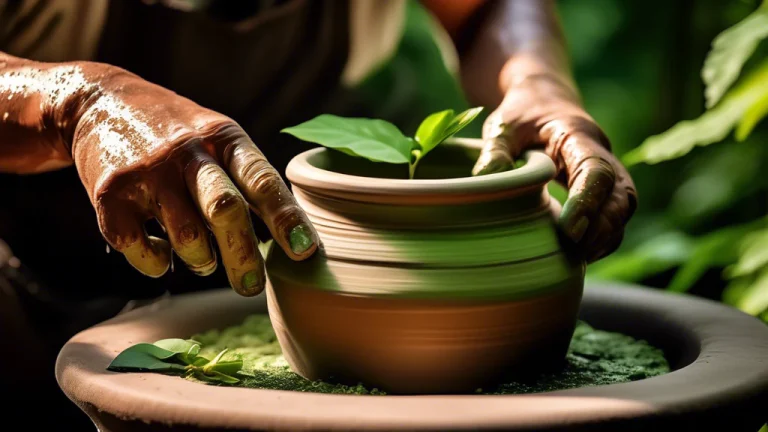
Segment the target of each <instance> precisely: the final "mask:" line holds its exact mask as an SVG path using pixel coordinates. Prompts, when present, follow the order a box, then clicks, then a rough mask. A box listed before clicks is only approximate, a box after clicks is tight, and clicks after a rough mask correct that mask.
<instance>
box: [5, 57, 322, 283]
mask: <svg viewBox="0 0 768 432" xmlns="http://www.w3.org/2000/svg"><path fill="white" fill-rule="evenodd" d="M35 65H39V64H35ZM18 70H19V71H21V72H20V73H22V74H28V75H30V76H33V77H36V78H35V79H37V80H39V81H40V82H41V83H42V84H41V86H40V87H41V88H42V89H41V90H40V91H39V93H37V94H36V95H35V94H29V95H23V94H22V96H21V97H22V98H24V97H27V98H28V99H31V101H30V103H28V104H26V106H24V107H20V106H19V104H18V101H17V104H16V107H17V108H20V109H15V110H14V109H10V114H8V115H6V116H7V118H6V119H4V120H5V122H6V123H8V122H13V121H14V119H16V121H17V122H21V120H24V121H23V123H24V124H25V125H27V126H29V119H30V117H29V113H30V111H35V112H36V114H37V116H38V119H37V120H36V121H37V122H38V125H42V128H43V129H44V128H46V126H48V125H56V127H57V128H58V129H59V130H58V136H60V137H61V139H62V140H63V141H64V145H53V146H51V147H52V148H54V149H57V150H56V151H55V152H54V153H56V154H55V155H54V154H53V153H52V156H51V158H52V159H54V160H59V161H60V160H62V159H63V157H62V155H61V154H60V153H61V152H62V150H61V149H66V150H67V153H68V155H67V157H69V156H70V155H71V160H73V161H74V163H75V166H76V167H77V170H78V173H79V175H80V178H81V180H82V182H83V185H84V186H85V188H86V191H87V192H88V195H89V197H90V199H91V203H92V204H93V207H94V209H95V210H96V215H97V218H98V223H99V228H100V229H101V232H102V234H103V236H104V238H105V239H106V241H107V242H108V243H109V245H110V246H111V247H112V248H114V249H115V250H117V251H119V252H121V253H123V254H124V255H125V257H126V258H127V259H128V261H129V262H130V263H131V264H132V265H133V266H134V267H135V268H136V269H137V270H139V271H140V272H142V273H144V274H146V275H148V276H151V277H159V276H161V275H163V274H164V273H165V272H166V271H167V269H168V267H169V265H170V260H171V249H173V250H174V251H175V253H176V254H177V255H178V256H179V258H181V259H182V260H183V261H184V262H185V263H186V265H187V266H188V267H189V268H190V270H192V271H193V272H195V273H197V274H199V275H208V274H210V273H212V272H213V271H214V270H215V268H216V263H217V260H216V253H215V250H214V248H213V247H212V245H211V244H210V240H209V238H210V233H209V230H210V232H212V233H213V236H214V237H215V239H216V242H217V244H218V249H219V251H220V253H221V256H222V262H223V265H224V267H225V269H226V272H227V276H228V278H229V282H230V284H231V286H232V288H234V289H235V291H237V292H238V293H240V294H242V295H244V296H252V295H256V294H258V293H259V292H261V291H262V290H263V288H264V284H265V282H266V276H265V272H264V263H263V260H262V257H261V255H260V254H259V251H258V249H257V244H258V240H257V238H256V235H255V234H254V231H253V227H252V224H251V217H250V213H249V208H250V209H252V210H253V211H254V212H255V213H256V214H257V215H258V216H259V217H260V218H261V219H262V220H263V221H264V222H265V223H266V225H267V227H268V228H269V230H270V232H271V233H272V236H273V237H274V239H275V241H276V243H277V244H278V245H279V246H280V247H282V248H283V249H284V250H285V252H286V253H287V254H288V256H290V257H291V258H293V259H294V260H302V259H305V258H308V257H309V256H311V255H312V254H313V253H314V251H315V250H316V249H317V245H318V238H317V234H316V232H315V230H314V228H313V227H312V224H311V223H310V222H309V220H308V219H307V217H306V215H305V213H304V212H303V211H302V210H301V209H300V208H299V206H298V205H297V203H296V201H295V200H294V198H293V196H292V195H291V193H290V191H289V190H288V188H287V186H286V185H285V183H284V182H283V181H282V179H281V178H280V175H279V174H278V173H277V171H276V170H275V169H274V168H272V166H270V164H269V163H268V162H267V160H266V159H265V157H264V155H263V154H262V153H261V152H260V151H259V149H258V148H257V147H256V146H255V145H254V143H253V142H252V141H251V140H250V139H249V137H248V136H247V135H246V133H245V132H244V131H243V130H242V129H241V128H240V126H238V125H237V123H235V122H234V121H233V120H232V119H230V118H228V117H226V116H224V115H221V114H219V113H216V112H213V111H211V110H208V109H205V108H203V107H201V106H199V105H197V104H195V103H194V102H192V101H190V100H188V99H185V98H183V97H181V96H179V95H177V94H175V93H173V92H171V91H169V90H166V89H164V88H162V87H159V86H156V85H154V84H151V83H149V82H147V81H144V80H142V79H141V78H139V77H138V76H136V75H133V74H131V73H128V72H126V71H124V70H122V69H119V68H115V67H111V66H108V65H103V64H99V63H89V62H79V63H67V64H59V65H49V67H46V68H41V69H36V68H27V69H26V70H23V69H18ZM4 80H7V73H6V74H3V75H2V76H0V99H2V100H3V101H4V100H6V98H7V96H8V95H17V96H18V94H17V93H13V90H12V89H10V87H9V86H8V85H4V82H3V81H4ZM35 96H38V97H35ZM38 105H39V107H38ZM0 108H1V107H0ZM11 108H13V107H11ZM38 108H39V112H38V111H37V110H38ZM25 115H26V116H27V117H25ZM11 117H13V118H11ZM33 123H34V122H33ZM6 126H7V125H3V127H6ZM38 130H40V127H38ZM38 139H39V137H38ZM152 218H155V219H157V221H158V222H159V223H160V224H161V225H162V226H163V228H164V229H165V231H166V232H167V234H168V241H166V240H164V239H160V238H157V237H152V236H148V235H147V233H146V231H145V228H144V223H145V222H146V221H147V220H149V219H152ZM169 242H170V244H169Z"/></svg>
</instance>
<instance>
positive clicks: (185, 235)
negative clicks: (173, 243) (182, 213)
mask: <svg viewBox="0 0 768 432" xmlns="http://www.w3.org/2000/svg"><path fill="white" fill-rule="evenodd" d="M200 238H201V237H200V230H199V229H198V228H197V225H196V224H193V223H186V224H184V225H182V226H181V227H179V231H178V234H177V239H178V242H179V244H180V245H182V246H186V245H190V244H192V243H195V242H197V240H198V239H200Z"/></svg>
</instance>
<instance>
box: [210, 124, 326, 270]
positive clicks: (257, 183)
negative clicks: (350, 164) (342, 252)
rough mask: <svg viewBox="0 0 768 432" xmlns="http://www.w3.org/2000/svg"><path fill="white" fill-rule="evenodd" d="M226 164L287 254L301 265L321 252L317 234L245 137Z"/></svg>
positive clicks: (234, 145)
mask: <svg viewBox="0 0 768 432" xmlns="http://www.w3.org/2000/svg"><path fill="white" fill-rule="evenodd" d="M223 160H224V161H225V165H226V166H227V167H228V169H229V173H230V174H231V176H232V179H233V180H234V182H235V183H236V184H237V186H238V188H239V189H240V190H241V191H242V193H243V195H245V198H246V200H247V201H248V203H249V204H250V205H251V206H252V207H253V210H254V212H256V214H257V215H258V216H259V217H260V218H261V220H263V221H264V223H265V224H266V225H267V227H268V228H269V231H270V232H271V233H272V237H273V238H274V239H275V241H276V242H277V243H278V244H279V245H280V247H281V248H282V249H283V250H284V251H285V253H286V254H287V255H288V256H290V257H291V258H292V259H294V260H297V261H299V260H303V259H306V258H308V257H310V256H311V255H312V254H313V253H314V252H315V250H317V245H318V236H317V233H316V232H315V230H314V228H313V227H312V223H311V222H310V221H309V218H307V215H306V214H305V213H304V211H303V210H302V209H301V207H299V205H298V203H297V202H296V200H295V199H294V197H293V194H291V192H290V190H288V187H287V186H286V184H285V182H283V179H282V178H281V177H280V175H279V174H278V173H277V171H276V170H275V169H274V168H273V167H272V166H271V165H270V164H269V162H267V159H266V158H265V157H264V155H263V154H262V153H261V151H259V149H258V148H256V146H255V145H254V144H253V143H252V142H251V140H250V139H249V138H248V137H247V136H246V135H245V134H242V135H240V136H238V137H237V138H236V139H235V141H234V142H233V143H231V144H230V146H229V148H228V149H227V151H226V152H225V154H224V157H223Z"/></svg>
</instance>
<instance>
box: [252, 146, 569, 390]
mask: <svg viewBox="0 0 768 432" xmlns="http://www.w3.org/2000/svg"><path fill="white" fill-rule="evenodd" d="M454 150H455V149H454ZM313 152H314V153H313ZM444 153H445V154H444V155H443V156H444V157H443V159H444V160H443V163H442V164H441V159H439V158H435V159H434V161H433V163H434V164H436V165H435V166H443V167H450V166H452V165H455V164H456V163H458V164H461V159H462V158H466V159H467V160H468V161H470V162H471V160H473V159H472V157H473V156H472V154H471V152H469V153H465V154H464V155H458V156H457V154H455V153H451V151H445V152H444ZM302 157H303V158H304V159H300V161H303V162H306V163H301V164H298V165H294V166H293V167H291V166H289V170H288V175H289V179H290V180H291V183H292V184H293V191H294V195H295V196H296V199H297V200H298V201H299V204H300V205H301V206H302V208H303V209H304V210H305V211H306V212H307V214H308V216H309V218H310V220H311V221H312V222H313V224H314V226H315V228H316V229H317V232H318V234H319V236H320V239H321V242H322V248H321V250H319V252H318V253H317V254H316V255H315V256H313V257H312V258H310V259H308V260H306V261H303V262H293V261H291V260H290V259H289V258H288V257H287V256H286V255H285V254H284V253H283V252H282V251H281V250H280V249H279V248H273V250H272V252H271V253H270V255H269V257H268V260H267V271H268V275H269V278H270V281H271V288H270V292H269V293H268V297H269V300H268V301H269V313H270V316H271V318H272V322H273V326H274V328H275V330H276V332H277V335H278V338H279V340H280V344H281V345H282V347H283V352H284V354H285V356H286V358H287V360H288V362H289V363H290V364H291V366H292V368H293V369H294V371H296V372H297V373H299V374H300V375H302V376H304V377H306V378H309V379H335V380H339V381H342V382H348V383H350V384H357V383H359V382H361V383H364V384H365V385H366V386H370V387H376V388H379V389H381V390H384V391H387V392H389V393H404V394H414V393H454V392H471V391H474V390H476V389H477V388H481V387H483V386H487V385H492V384H494V383H495V382H498V380H500V379H502V378H504V377H505V376H509V375H512V376H525V375H527V374H531V373H536V372H540V371H541V370H542V369H547V368H552V367H556V366H558V365H559V364H561V362H562V361H563V359H564V357H565V354H566V351H567V348H568V343H569V341H570V338H571V335H572V333H573V329H574V325H575V321H576V316H577V313H578V309H579V303H580V300H581V294H582V288H583V280H584V264H583V263H582V262H580V261H578V260H574V259H572V258H570V257H569V256H568V255H567V254H566V253H565V252H564V250H563V248H562V247H561V245H560V242H559V240H558V236H557V233H556V228H555V224H554V218H553V211H552V208H553V207H552V204H553V202H554V200H552V199H551V198H550V196H549V194H548V193H547V191H546V187H545V184H546V181H545V180H547V179H548V178H551V176H552V175H553V174H554V167H553V166H550V165H547V163H549V164H551V161H549V159H548V158H547V157H546V156H545V155H543V154H540V153H532V154H529V155H528V162H527V163H526V165H525V166H524V167H523V168H520V170H521V172H519V173H515V174H514V175H512V174H506V175H507V176H511V177H510V178H517V179H518V181H517V183H515V182H512V183H513V184H512V187H510V188H506V189H505V188H503V187H497V188H496V189H494V190H479V191H475V193H472V191H468V190H466V185H464V186H462V185H456V184H453V185H451V183H452V182H455V181H456V180H454V179H445V180H421V181H419V180H417V181H408V180H379V179H374V178H364V177H357V176H355V178H356V179H357V180H355V179H352V178H350V177H351V176H345V175H342V174H334V173H333V172H331V171H329V169H334V170H342V171H343V169H344V164H345V163H352V162H347V161H345V160H344V158H346V156H344V157H340V156H339V157H338V158H340V159H341V162H338V161H336V162H334V161H333V160H330V159H333V158H335V157H337V156H334V155H332V154H330V153H329V152H328V151H327V150H313V151H310V152H308V154H303V155H300V156H298V157H297V158H302ZM337 162H338V163H337ZM292 164H293V162H292ZM339 164H340V165H339ZM469 166H470V167H471V165H469ZM317 169H320V170H322V171H323V172H322V173H320V174H322V176H327V178H328V179H329V181H330V182H331V183H330V184H324V183H323V182H319V183H318V182H317V181H313V180H312V178H313V177H312V174H311V173H310V174H308V175H306V174H307V173H306V172H303V171H306V170H308V171H313V170H317ZM446 169H450V168H446ZM426 170H427V172H429V168H426ZM526 173H527V174H526ZM335 175H338V176H339V178H338V179H335V178H334V176H335ZM526 175H527V176H528V177H527V178H524V179H523V180H525V181H522V182H521V181H519V180H520V179H519V178H520V177H521V176H522V177H525V176H526ZM493 176H498V175H493ZM515 176H516V177H515ZM494 179H495V180H498V178H497V177H493V178H491V177H490V176H489V183H494V181H495V180H494ZM315 180H317V179H315ZM464 180H466V181H475V180H478V178H475V179H461V181H464ZM345 182H347V183H346V184H345ZM349 182H351V183H349ZM356 182H359V184H357V183H356ZM379 182H384V183H387V182H389V183H392V182H394V183H392V184H395V183H396V184H397V185H398V186H396V187H394V188H391V187H389V186H391V185H386V184H384V185H377V183H379ZM409 182H411V183H410V184H409ZM333 183H338V184H337V186H336V187H333ZM459 183H461V182H459ZM365 185H368V187H369V188H370V187H373V189H375V190H370V189H368V190H366V189H365V188H366V186H365ZM445 185H447V186H445ZM473 187H474V186H473ZM361 188H362V191H361ZM398 188H400V189H398ZM470 189H471V188H470ZM491 189H493V188H491Z"/></svg>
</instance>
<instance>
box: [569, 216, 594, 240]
mask: <svg viewBox="0 0 768 432" xmlns="http://www.w3.org/2000/svg"><path fill="white" fill-rule="evenodd" d="M587 228H589V219H587V217H586V216H582V217H580V218H579V220H578V221H577V222H576V224H575V225H574V226H573V228H571V232H570V233H568V236H569V237H570V238H571V239H572V240H573V241H574V242H577V243H578V242H579V241H580V240H581V238H582V237H584V233H586V232H587Z"/></svg>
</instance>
